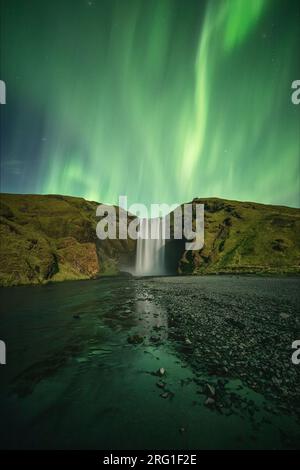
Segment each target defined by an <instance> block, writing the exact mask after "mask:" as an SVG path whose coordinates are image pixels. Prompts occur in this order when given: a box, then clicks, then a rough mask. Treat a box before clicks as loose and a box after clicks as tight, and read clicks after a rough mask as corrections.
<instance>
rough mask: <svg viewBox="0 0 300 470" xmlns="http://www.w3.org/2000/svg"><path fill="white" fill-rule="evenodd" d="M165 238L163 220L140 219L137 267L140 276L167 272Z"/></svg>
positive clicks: (136, 270) (136, 271) (136, 272)
mask: <svg viewBox="0 0 300 470" xmlns="http://www.w3.org/2000/svg"><path fill="white" fill-rule="evenodd" d="M164 258H165V238H164V233H163V220H162V219H161V218H159V217H157V218H153V219H140V231H139V238H138V240H137V253H136V269H135V274H136V275H138V276H149V275H151V276H153V275H156V276H157V275H162V274H165V259H164Z"/></svg>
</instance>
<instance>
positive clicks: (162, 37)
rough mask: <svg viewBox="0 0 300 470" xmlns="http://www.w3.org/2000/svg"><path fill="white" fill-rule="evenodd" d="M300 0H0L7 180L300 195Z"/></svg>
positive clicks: (85, 191)
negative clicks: (296, 99) (299, 98)
mask: <svg viewBox="0 0 300 470" xmlns="http://www.w3.org/2000/svg"><path fill="white" fill-rule="evenodd" d="M299 12H300V8H299V2H298V1H296V0H295V1H294V0H288V1H286V0H210V1H206V2H205V1H200V0H197V1H196V0H195V1H194V0H186V1H182V0H109V1H104V0H90V1H85V0H52V1H40V0H27V1H20V0H1V79H3V80H5V82H6V86H7V104H6V105H5V106H2V107H1V191H5V192H18V193H27V192H28V193H43V194H46V193H55V194H57V193H59V194H67V195H74V196H83V197H85V198H87V199H90V200H96V201H101V202H107V203H117V202H118V197H119V195H123V194H124V195H127V196H128V200H129V203H134V202H143V203H146V204H149V203H151V202H156V203H157V202H160V203H163V202H165V203H169V204H171V203H177V202H178V203H181V202H184V201H189V200H191V199H192V198H194V197H210V196H216V197H223V198H228V199H236V200H252V201H256V202H264V203H272V204H284V205H290V206H297V207H299V206H300V179H299V178H300V168H299V166H300V132H299V108H300V107H299V106H295V105H293V104H292V103H291V83H292V81H293V80H295V79H299V78H300V77H299V70H300V54H299V50H300V47H299V45H300V33H299V29H300V28H299V24H300V16H299Z"/></svg>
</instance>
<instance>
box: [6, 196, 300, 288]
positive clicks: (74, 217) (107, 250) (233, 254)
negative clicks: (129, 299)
mask: <svg viewBox="0 0 300 470" xmlns="http://www.w3.org/2000/svg"><path fill="white" fill-rule="evenodd" d="M192 202H193V203H203V204H204V220H205V243H204V247H203V249H201V250H194V251H186V250H185V243H184V240H173V239H172V238H171V240H167V241H166V243H164V241H163V240H162V238H159V239H158V240H147V242H146V241H145V240H143V238H140V239H139V240H138V241H136V240H132V239H130V238H128V239H126V240H123V239H115V240H110V239H106V240H99V239H98V238H97V235H96V225H97V222H98V220H97V217H96V209H97V207H98V203H97V202H93V201H86V200H85V199H83V198H77V197H70V196H62V195H22V194H1V197H0V220H1V226H0V236H1V241H2V243H1V246H0V262H1V271H0V285H2V286H13V285H26V284H44V283H48V282H50V281H51V282H52V281H66V280H80V279H81V280H84V279H95V278H101V277H103V276H116V275H122V274H124V273H127V275H130V273H131V274H133V275H138V276H142V275H157V274H193V275H202V274H220V273H239V274H242V273H254V274H255V273H268V274H282V273H284V274H290V273H294V274H297V273H299V272H300V240H299V236H298V234H299V231H300V210H299V209H296V208H289V207H285V206H271V205H265V204H258V203H253V202H238V201H230V200H225V199H218V198H207V199H194V200H193V201H192ZM117 214H118V208H117ZM134 218H135V216H133V215H130V214H128V223H130V222H131V221H132V220H133V219H134ZM149 220H152V222H151V225H152V226H153V231H154V233H155V232H157V233H159V232H160V231H161V222H160V221H161V220H162V219H144V220H143V222H142V227H141V229H142V234H143V233H146V231H147V230H149V225H150V222H149ZM117 224H118V218H117ZM171 236H172V221H171Z"/></svg>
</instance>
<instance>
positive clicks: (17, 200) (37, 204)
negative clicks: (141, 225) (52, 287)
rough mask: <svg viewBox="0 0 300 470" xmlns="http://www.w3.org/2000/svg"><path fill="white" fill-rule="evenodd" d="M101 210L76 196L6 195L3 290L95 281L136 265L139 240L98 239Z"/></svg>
mask: <svg viewBox="0 0 300 470" xmlns="http://www.w3.org/2000/svg"><path fill="white" fill-rule="evenodd" d="M97 206H98V203H96V202H88V201H85V200H84V199H82V198H76V197H67V196H56V195H53V196H52V195H49V196H38V195H15V194H1V197H0V220H1V226H0V242H1V243H0V263H1V268H0V285H2V286H12V285H19V284H40V283H45V282H48V281H64V280H73V279H74V280H75V279H91V278H95V277H98V276H101V275H113V274H118V273H119V272H120V270H121V269H122V263H125V264H127V265H129V264H130V263H132V264H133V262H134V257H135V242H134V241H132V240H128V241H127V240H122V241H120V240H104V241H101V240H99V239H98V238H97V236H96V225H97V222H98V221H99V219H97V218H96V208H97ZM129 220H130V218H129Z"/></svg>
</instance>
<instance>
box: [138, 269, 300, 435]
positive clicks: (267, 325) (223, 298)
mask: <svg viewBox="0 0 300 470" xmlns="http://www.w3.org/2000/svg"><path fill="white" fill-rule="evenodd" d="M299 284H300V280H299V278H287V277H285V278H272V277H265V278H264V277H248V276H246V277H242V276H240V277H237V276H210V277H208V276H207V277H202V278H196V277H188V278H184V277H181V278H179V277H171V278H157V279H152V280H151V281H150V280H148V281H144V283H143V284H142V285H141V286H140V295H141V296H143V295H144V296H145V297H149V292H150V295H151V299H152V300H153V301H155V302H156V303H157V305H159V306H160V307H163V308H164V309H165V310H166V311H167V315H168V335H169V338H172V339H173V341H174V345H175V347H176V349H177V350H178V351H180V353H182V354H183V355H184V357H185V358H186V360H187V362H188V363H189V364H190V365H191V366H192V368H193V370H194V371H195V373H196V375H197V379H196V381H197V383H198V385H199V393H200V394H202V395H203V400H204V402H205V404H206V406H209V407H210V408H211V409H212V410H213V411H215V412H218V413H223V414H225V415H229V414H232V413H237V414H240V415H244V416H248V418H249V419H253V420H255V414H256V413H257V412H260V410H261V407H263V408H265V409H266V410H267V411H268V412H270V413H271V414H274V415H279V416H280V415H292V416H294V417H295V418H296V419H297V420H298V422H299V421H300V366H297V365H294V364H293V363H292V361H291V356H292V352H293V350H292V347H291V346H292V342H293V341H294V340H296V339H300V314H299V305H300V293H299ZM152 334H155V332H153V333H151V334H150V337H151V336H152ZM232 380H235V381H236V383H237V387H236V390H235V391H233V390H232V387H228V384H229V383H232ZM244 386H247V387H249V388H250V389H251V390H253V391H254V392H257V393H259V394H261V395H263V397H264V399H265V400H263V402H262V403H260V404H258V403H255V400H252V399H250V400H248V399H246V398H243V394H242V393H238V390H242V389H243V387H244ZM286 437H287V438H288V436H286Z"/></svg>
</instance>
